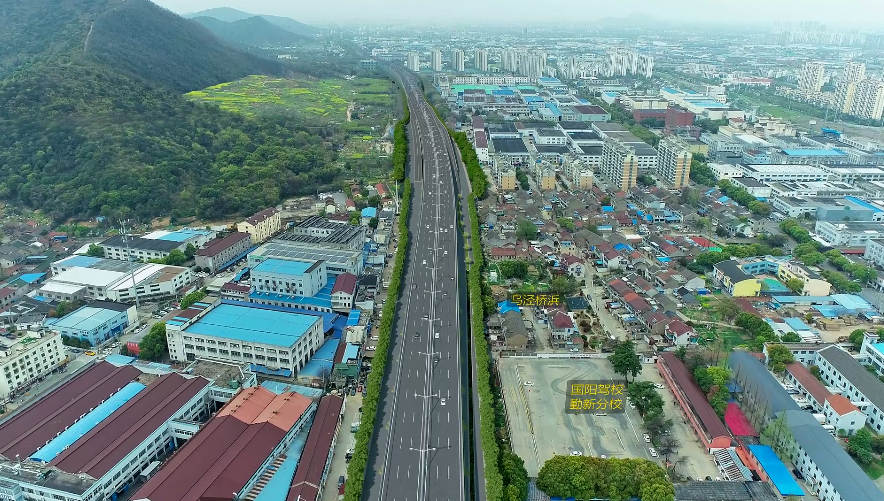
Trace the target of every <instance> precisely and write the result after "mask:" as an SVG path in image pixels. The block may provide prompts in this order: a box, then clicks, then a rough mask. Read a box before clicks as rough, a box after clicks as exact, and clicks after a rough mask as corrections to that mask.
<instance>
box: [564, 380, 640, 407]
mask: <svg viewBox="0 0 884 501" xmlns="http://www.w3.org/2000/svg"><path fill="white" fill-rule="evenodd" d="M565 395H566V396H567V400H566V401H565V412H567V413H568V414H580V413H584V412H623V411H624V407H625V406H626V405H625V400H626V385H625V384H623V383H621V382H618V381H579V380H573V381H568V388H567V390H566V393H565Z"/></svg>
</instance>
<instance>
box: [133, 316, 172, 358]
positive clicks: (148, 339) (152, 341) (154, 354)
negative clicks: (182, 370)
mask: <svg viewBox="0 0 884 501" xmlns="http://www.w3.org/2000/svg"><path fill="white" fill-rule="evenodd" d="M168 351H169V345H168V341H167V340H166V324H165V323H156V324H153V327H151V328H150V332H148V333H147V335H146V336H144V337H143V338H142V339H141V342H139V343H138V358H140V359H142V360H151V361H154V362H159V361H161V360H162V359H163V356H164V355H165V354H166V353H167V352H168Z"/></svg>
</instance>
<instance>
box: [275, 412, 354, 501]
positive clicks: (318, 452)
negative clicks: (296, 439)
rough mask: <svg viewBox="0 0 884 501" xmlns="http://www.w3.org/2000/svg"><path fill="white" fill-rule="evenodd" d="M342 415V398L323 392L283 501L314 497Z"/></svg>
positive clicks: (324, 474) (309, 500)
mask: <svg viewBox="0 0 884 501" xmlns="http://www.w3.org/2000/svg"><path fill="white" fill-rule="evenodd" d="M343 415H344V399H343V398H341V397H338V396H335V395H326V396H324V397H322V400H320V401H319V408H318V409H317V410H316V419H315V420H314V421H313V422H314V426H313V427H312V428H311V429H310V435H308V436H307V443H306V444H305V446H304V452H303V453H302V455H301V457H302V460H301V461H300V462H299V463H298V469H297V470H296V471H295V476H294V478H293V479H292V483H291V487H290V488H289V491H288V495H287V496H286V501H318V499H319V497H320V493H321V492H322V489H323V487H324V486H325V482H326V480H327V479H328V478H327V477H328V470H329V467H330V465H331V461H332V456H333V453H334V450H335V442H336V441H337V438H338V432H339V431H340V429H341V420H342V418H343Z"/></svg>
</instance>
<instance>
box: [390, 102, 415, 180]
mask: <svg viewBox="0 0 884 501" xmlns="http://www.w3.org/2000/svg"><path fill="white" fill-rule="evenodd" d="M402 103H403V104H402V106H404V107H405V115H404V116H403V117H402V120H399V121H398V122H396V128H395V129H393V180H394V181H402V180H403V179H405V163H406V160H407V159H408V137H407V136H406V134H405V126H406V125H408V122H409V121H410V120H411V112H409V111H408V100H407V99H406V97H405V92H403V93H402Z"/></svg>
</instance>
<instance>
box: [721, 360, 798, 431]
mask: <svg viewBox="0 0 884 501" xmlns="http://www.w3.org/2000/svg"><path fill="white" fill-rule="evenodd" d="M728 365H730V366H731V372H732V373H733V376H734V379H735V380H736V381H737V383H739V385H740V386H742V388H743V391H744V392H746V393H748V394H753V395H755V398H756V399H759V401H761V402H766V403H765V404H764V405H765V414H766V415H767V417H768V418H773V417H774V416H775V415H777V414H779V413H780V412H782V411H788V410H795V411H797V410H801V407H799V406H798V404H797V403H796V402H795V400H793V399H792V397H791V396H790V395H789V394H788V393H786V389H785V388H783V387H782V385H780V383H779V381H777V380H776V378H775V377H773V374H771V373H770V372H769V371H768V370H767V368H766V367H765V366H764V364H763V363H761V361H760V360H758V359H757V358H755V357H753V356H752V355H750V354H749V353H747V352H745V351H735V352H733V353H731V354H730V356H729V357H728Z"/></svg>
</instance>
